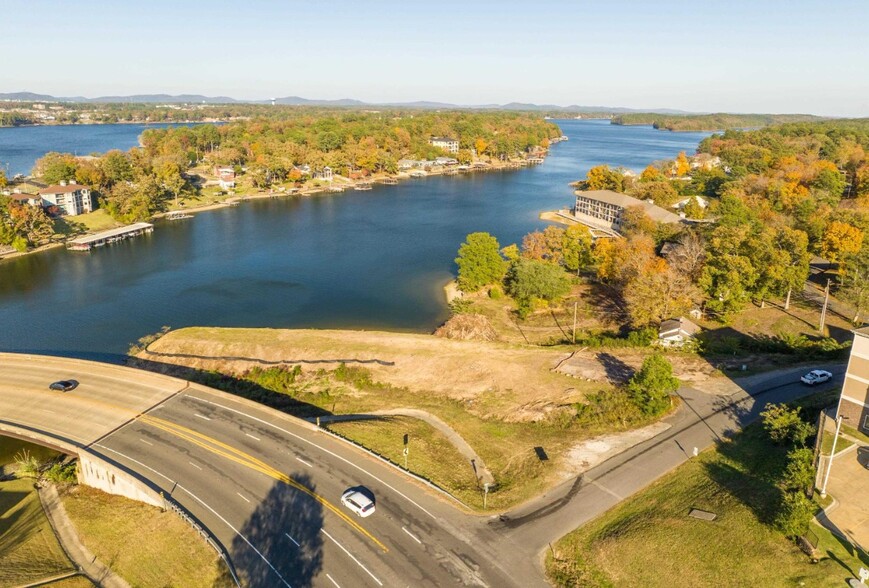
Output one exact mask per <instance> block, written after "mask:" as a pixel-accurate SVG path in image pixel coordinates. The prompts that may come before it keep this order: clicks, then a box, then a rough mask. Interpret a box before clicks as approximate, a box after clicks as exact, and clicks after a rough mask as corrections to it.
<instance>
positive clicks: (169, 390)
mask: <svg viewBox="0 0 869 588" xmlns="http://www.w3.org/2000/svg"><path fill="white" fill-rule="evenodd" d="M828 368H830V369H831V371H833V372H834V373H837V374H841V373H842V371H843V370H842V368H841V367H839V366H828ZM797 377H798V376H797V371H794V373H792V374H784V375H778V376H777V377H776V378H774V379H771V380H769V381H764V382H759V383H757V384H755V385H753V386H751V387H747V389H746V390H744V391H740V392H738V393H735V394H733V395H730V396H723V395H712V394H707V393H704V392H701V391H697V390H692V389H689V388H686V389H683V390H682V391H681V394H682V396H683V405H682V407H681V408H680V410H679V411H677V412H676V413H675V414H674V415H672V416H671V417H669V418H668V421H669V422H670V424H671V425H672V427H671V428H670V429H669V430H668V431H666V432H665V433H662V434H661V435H659V436H658V437H655V438H654V439H651V440H649V441H647V442H645V443H643V444H641V445H638V446H637V447H635V448H633V449H631V450H629V451H627V452H625V453H623V454H621V455H619V456H617V457H615V458H613V459H610V460H608V461H607V462H605V463H604V464H601V465H600V466H598V467H595V468H593V469H592V470H590V471H589V472H586V473H585V474H584V475H582V476H580V477H579V478H577V479H576V480H572V481H569V482H567V483H565V484H563V485H562V486H560V487H558V488H555V489H553V490H552V491H550V492H548V493H547V494H546V495H544V496H541V497H540V498H538V499H536V500H534V501H532V502H530V503H528V504H526V505H524V506H522V507H520V508H517V509H516V510H514V511H511V512H509V513H505V514H504V515H503V516H501V517H487V518H481V517H475V516H473V515H469V514H467V513H464V512H462V511H461V510H460V509H458V508H457V507H456V505H455V504H454V503H452V502H450V501H449V500H448V499H446V498H444V497H441V496H439V495H436V494H434V493H433V492H431V491H430V490H429V489H427V488H425V487H424V486H423V485H421V484H419V483H417V482H416V481H415V480H413V479H411V478H409V477H408V476H405V475H403V474H401V473H400V472H398V471H396V470H395V469H394V468H392V467H390V466H388V465H386V464H384V463H383V462H381V461H379V460H377V459H374V458H372V457H369V456H368V455H367V454H365V453H364V452H361V451H359V450H358V449H356V448H354V447H352V446H350V445H348V444H347V443H344V442H342V441H340V440H337V439H335V438H333V437H331V436H330V435H327V434H325V433H322V432H317V431H316V430H313V429H312V428H311V426H310V425H307V424H306V423H304V422H302V421H299V420H296V419H293V418H291V417H288V416H286V415H284V414H282V413H279V412H277V411H274V410H271V409H269V408H266V407H263V406H260V405H257V404H254V403H251V402H248V401H244V400H242V399H238V398H235V397H232V396H230V395H227V394H224V393H221V392H217V391H215V390H211V389H209V388H205V387H202V386H196V385H188V384H187V382H184V381H181V380H177V379H174V378H168V377H164V376H159V375H156V374H150V373H148V372H142V371H139V370H133V369H130V368H122V367H118V366H111V365H106V364H98V363H93V362H83V361H79V360H69V359H63V358H46V357H38V356H34V357H32V358H28V357H27V356H20V355H13V354H0V424H2V421H6V422H10V423H16V424H18V425H23V426H26V427H30V428H32V429H34V430H39V431H43V432H45V433H47V434H50V435H52V436H54V437H55V438H58V439H64V440H72V441H73V442H74V443H75V444H77V445H79V446H83V447H88V448H89V449H90V450H91V451H93V452H96V453H98V454H100V455H101V456H103V457H105V458H106V459H108V460H112V461H114V462H116V463H118V464H120V465H121V466H123V467H124V468H127V469H129V470H130V471H132V472H134V473H136V474H138V475H139V476H140V477H142V478H144V479H147V480H149V481H150V483H151V484H152V485H153V486H155V487H157V488H158V489H159V490H161V491H162V492H164V493H165V495H166V496H170V497H171V498H172V499H174V500H175V501H176V502H178V503H179V504H181V505H182V506H183V507H184V508H185V509H187V510H188V511H189V512H190V513H191V514H192V515H193V516H194V517H195V518H197V519H198V520H199V521H200V522H201V523H202V524H203V525H204V526H205V527H206V528H208V529H209V530H210V531H211V533H212V534H213V535H214V537H215V538H216V539H217V540H218V541H219V542H220V543H221V544H222V545H223V546H224V548H225V549H226V550H227V551H228V553H229V554H230V556H231V559H232V562H233V564H234V566H235V568H236V570H237V572H238V574H239V576H240V577H241V578H242V579H243V580H244V583H245V584H247V585H249V586H253V587H260V586H293V587H298V586H318V587H319V586H329V587H332V588H334V587H335V586H338V587H350V586H354V587H355V586H375V587H377V586H455V585H458V586H491V587H509V586H522V587H525V586H532V587H533V586H545V585H546V584H545V582H544V580H543V577H542V567H541V561H542V554H543V550H544V549H545V548H546V546H547V544H548V542H550V541H554V540H556V539H557V538H558V537H560V536H561V535H563V534H565V533H567V532H569V531H571V530H573V529H574V528H576V527H577V526H579V525H581V524H583V523H584V522H586V521H588V520H590V519H591V518H593V517H595V516H597V515H599V514H601V513H602V512H604V511H605V510H606V509H608V508H610V507H611V506H613V505H615V504H616V503H618V502H619V501H620V500H622V499H623V498H625V497H627V496H629V495H630V494H632V493H634V492H636V491H637V490H640V489H642V488H643V487H644V486H646V485H647V484H649V483H650V482H652V481H654V480H655V479H657V478H658V477H660V476H661V475H663V474H664V473H666V472H667V471H670V470H671V469H673V468H674V467H676V466H678V465H679V464H680V463H682V462H684V461H686V460H687V459H690V457H691V454H692V452H693V448H694V447H698V448H699V449H703V448H705V447H707V446H709V445H710V444H712V443H714V442H715V441H717V440H720V439H723V438H726V436H727V435H729V434H731V433H732V432H733V431H734V430H736V429H738V428H739V427H740V426H742V425H743V424H745V423H746V422H748V421H750V420H751V419H753V418H755V417H756V415H757V413H758V412H759V411H760V410H761V409H762V406H763V405H764V404H765V403H766V402H780V401H784V400H790V399H792V398H795V397H797V396H799V395H801V394H805V393H806V392H807V391H809V390H808V389H807V388H805V387H802V386H800V385H799V384H794V383H792V382H795V381H796V378H797ZM67 378H75V379H78V380H79V381H80V382H81V385H80V386H79V388H77V389H76V390H75V391H73V392H68V393H60V392H53V391H49V390H48V389H47V386H48V384H49V383H50V382H52V381H55V380H58V379H67ZM839 380H841V378H840V377H839ZM752 395H754V396H756V397H757V398H755V397H754V396H752ZM355 486H364V487H365V488H366V489H368V490H369V491H370V492H372V493H373V495H374V497H375V499H376V505H377V506H376V512H375V514H374V515H373V516H371V517H368V518H365V519H361V518H358V517H356V516H355V515H353V514H352V513H351V512H350V511H348V510H347V509H346V508H344V507H343V506H342V505H341V504H340V496H341V494H342V492H343V491H344V490H346V489H347V488H350V487H355Z"/></svg>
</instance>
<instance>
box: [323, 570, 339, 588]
mask: <svg viewBox="0 0 869 588" xmlns="http://www.w3.org/2000/svg"><path fill="white" fill-rule="evenodd" d="M326 577H327V578H329V579H330V580H331V581H332V583H333V584H335V588H341V586H339V585H338V582H336V581H335V579H334V578H332V576H330V575H329V573H328V572H326Z"/></svg>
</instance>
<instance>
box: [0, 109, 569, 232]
mask: <svg viewBox="0 0 869 588" xmlns="http://www.w3.org/2000/svg"><path fill="white" fill-rule="evenodd" d="M249 106H250V105H239V106H235V105H232V106H230V107H228V108H240V109H244V108H248V107H249ZM268 112H269V116H268V117H260V118H256V119H253V120H243V121H237V122H233V123H229V124H225V125H219V126H215V125H210V124H204V125H196V126H190V127H174V128H164V129H152V130H147V131H146V132H145V133H143V135H142V136H141V138H140V143H141V147H137V148H133V149H131V150H129V151H127V152H122V151H117V150H115V151H110V152H108V153H106V154H103V155H97V156H86V157H77V156H74V155H72V154H69V153H48V154H47V155H45V156H44V157H43V158H41V159H40V160H39V161H38V162H37V163H36V166H35V167H34V169H33V176H34V177H35V178H37V179H38V180H41V181H43V182H45V183H47V184H57V183H60V182H63V181H75V182H76V183H78V184H82V185H84V186H88V187H89V188H90V189H91V190H92V192H93V193H94V194H95V195H96V197H97V198H98V201H99V202H100V206H101V207H103V208H105V210H106V211H107V212H108V213H109V214H110V215H111V216H112V217H114V218H115V219H117V220H119V221H122V222H133V221H139V220H145V219H148V218H150V217H151V216H153V215H154V214H156V213H159V212H162V211H165V210H167V209H168V208H169V207H171V206H173V205H175V203H177V202H178V200H179V198H181V197H185V196H196V195H199V194H200V193H201V192H202V191H203V187H204V185H205V184H206V182H207V180H208V178H211V177H214V176H215V170H216V169H217V168H230V169H231V170H232V171H233V173H234V174H235V175H236V176H237V177H238V178H239V180H240V181H241V182H242V183H243V184H244V185H245V186H248V187H250V188H252V189H259V190H264V189H278V188H279V187H280V188H284V189H287V188H289V187H294V188H300V187H305V186H308V185H314V184H318V183H319V180H317V179H316V178H317V177H318V175H322V174H323V173H324V171H325V170H327V169H328V173H329V174H333V173H334V174H336V175H339V176H358V177H368V176H371V175H373V174H382V175H391V174H395V173H396V172H398V170H399V161H401V160H402V159H407V158H411V159H414V160H417V161H418V160H426V161H427V160H435V159H436V158H438V157H443V158H446V157H449V158H451V159H454V160H455V161H456V162H459V163H465V164H469V163H471V162H480V163H481V164H484V165H485V164H491V163H499V162H502V161H506V160H510V159H512V158H520V159H524V158H525V157H526V156H529V155H530V154H532V153H535V154H536V153H542V152H545V150H546V149H547V148H548V147H549V142H550V139H555V138H557V137H560V136H561V131H560V129H559V128H558V126H557V125H555V124H553V123H550V122H548V121H545V120H543V119H542V117H540V116H538V115H529V114H523V113H508V112H485V113H483V112H473V113H472V112H419V111H413V112H405V111H379V112H368V111H349V110H335V109H322V108H312V109H308V108H276V109H272V110H269V111H268ZM435 136H437V137H450V138H453V139H456V140H457V141H458V146H459V149H458V152H457V153H449V152H447V151H445V150H444V149H442V148H440V147H437V146H435V145H432V144H431V139H432V137H435ZM6 183H7V179H6V178H5V177H0V189H2V188H3V186H5V184H6ZM51 227H52V222H51V219H50V218H49V216H48V215H47V214H46V212H45V211H43V210H42V209H41V208H38V207H32V206H30V205H28V204H26V203H23V202H21V199H20V198H19V199H11V198H9V197H3V196H0V245H2V244H7V245H8V244H13V245H14V246H15V247H16V248H17V249H23V248H27V247H30V246H34V245H37V244H39V243H42V242H44V241H45V240H46V239H49V238H50V237H51V235H52V233H53V231H52V228H51Z"/></svg>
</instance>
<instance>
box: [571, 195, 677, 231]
mask: <svg viewBox="0 0 869 588" xmlns="http://www.w3.org/2000/svg"><path fill="white" fill-rule="evenodd" d="M574 193H575V194H576V195H577V196H583V197H585V198H589V199H591V200H598V201H600V202H606V203H608V204H615V205H616V206H621V207H622V208H629V207H631V206H641V207H642V208H643V210H644V211H645V212H646V214H648V215H649V217H650V218H651V219H652V220H654V221H657V222H660V223H678V222H681V221H682V218H681V217H680V216H679V215H676V214H673V213H672V212H670V211H668V210H664V209H663V208H661V207H660V206H656V205H654V204H652V203H651V202H646V201H645V200H639V199H637V198H634V197H633V196H628V195H627V194H622V193H621V192H613V191H612V190H586V191H582V190H577V191H576V192H574Z"/></svg>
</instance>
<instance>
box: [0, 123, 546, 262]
mask: <svg viewBox="0 0 869 588" xmlns="http://www.w3.org/2000/svg"><path fill="white" fill-rule="evenodd" d="M98 124H99V123H98ZM102 124H120V123H102ZM129 124H142V123H129ZM157 124H159V123H157ZM182 124H183V123H182ZM22 126H23V125H22ZM33 126H61V125H33ZM79 126H80V125H79ZM544 162H545V158H544ZM537 165H542V163H530V162H529V161H528V160H511V161H497V162H492V163H488V164H486V167H480V168H476V169H474V168H470V169H468V170H462V171H459V170H458V169H456V168H447V167H444V168H443V169H437V170H431V171H427V172H425V175H424V176H419V177H414V176H412V175H411V174H410V173H409V172H398V173H397V174H384V175H379V176H371V177H367V178H363V179H360V180H350V179H348V178H343V177H342V179H344V180H346V181H345V182H340V183H334V182H333V183H331V184H329V185H324V186H317V187H314V186H311V187H309V188H302V189H298V190H297V191H295V192H288V191H283V192H281V191H270V192H254V193H246V194H238V195H233V196H230V197H228V198H226V199H225V200H223V201H222V202H212V203H211V204H202V205H200V206H191V207H187V206H185V207H183V208H179V209H178V210H167V211H165V212H160V213H157V214H155V215H153V216H151V217H150V218H149V219H148V220H147V221H145V222H151V221H154V220H159V219H165V218H166V217H167V216H168V215H170V214H172V213H173V212H185V213H192V212H207V211H209V210H218V209H221V208H230V207H232V206H237V205H239V204H241V203H242V202H245V201H248V200H263V199H266V198H269V199H270V198H282V197H294V196H301V197H310V196H318V195H321V194H343V193H344V192H348V191H354V192H355V191H356V189H355V188H356V186H359V185H365V184H368V185H371V184H381V185H384V186H388V185H394V184H386V183H384V182H383V180H386V179H390V180H395V181H396V184H397V183H399V182H401V181H404V180H416V179H425V178H427V177H429V176H444V175H449V176H453V175H454V176H466V175H472V174H475V173H480V172H483V173H489V172H493V171H507V170H518V169H523V168H528V167H534V166H537ZM336 186H340V187H342V188H344V189H343V190H342V191H340V192H333V191H332V190H331V188H333V187H336ZM119 226H122V225H119ZM98 232H100V231H88V232H85V233H82V234H81V235H75V236H72V237H68V238H64V239H63V240H60V241H56V242H52V243H48V244H45V245H40V246H38V247H35V248H33V249H31V250H29V251H15V252H12V253H7V254H2V253H0V263H3V262H5V261H7V260H10V259H16V258H19V257H23V256H26V255H31V254H34V253H42V252H43V251H48V250H49V249H56V248H57V247H61V246H65V245H66V242H67V241H68V240H70V239H73V238H79V237H85V236H88V235H94V234H96V233H98Z"/></svg>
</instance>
